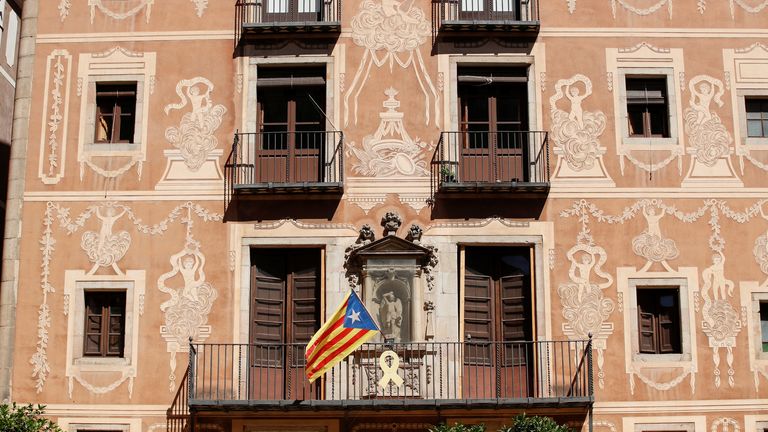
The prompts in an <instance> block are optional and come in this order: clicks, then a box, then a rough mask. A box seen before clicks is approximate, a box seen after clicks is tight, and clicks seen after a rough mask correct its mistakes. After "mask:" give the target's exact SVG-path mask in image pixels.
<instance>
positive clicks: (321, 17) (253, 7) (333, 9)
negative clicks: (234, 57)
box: [235, 0, 341, 43]
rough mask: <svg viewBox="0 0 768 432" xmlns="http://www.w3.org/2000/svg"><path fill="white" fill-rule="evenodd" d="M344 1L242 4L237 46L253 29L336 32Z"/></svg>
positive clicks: (247, 0) (238, 7)
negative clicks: (277, 28) (297, 28)
mask: <svg viewBox="0 0 768 432" xmlns="http://www.w3.org/2000/svg"><path fill="white" fill-rule="evenodd" d="M340 21H341V0H238V1H237V3H235V43H237V41H239V40H240V37H241V36H242V35H243V33H244V32H247V31H249V30H251V29H258V28H261V29H264V30H268V28H269V27H286V26H288V27H290V26H294V27H307V28H311V29H313V31H318V30H320V29H322V28H324V27H328V28H331V27H332V28H336V27H337V26H338V24H339V23H340Z"/></svg>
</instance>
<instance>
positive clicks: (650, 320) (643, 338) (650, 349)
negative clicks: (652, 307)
mask: <svg viewBox="0 0 768 432" xmlns="http://www.w3.org/2000/svg"><path fill="white" fill-rule="evenodd" d="M638 324H639V327H640V329H639V330H640V331H639V333H640V352H641V353H656V317H655V315H654V314H653V313H648V312H643V311H642V309H639V311H638Z"/></svg>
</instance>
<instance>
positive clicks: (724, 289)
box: [701, 251, 734, 300]
mask: <svg viewBox="0 0 768 432" xmlns="http://www.w3.org/2000/svg"><path fill="white" fill-rule="evenodd" d="M701 277H702V278H703V279H704V287H703V288H702V296H703V297H704V298H707V297H708V292H709V290H710V289H711V290H712V297H713V298H714V300H727V299H728V297H732V296H733V289H734V284H733V281H731V280H728V279H726V277H725V255H723V253H722V252H721V251H717V253H716V254H713V255H712V265H711V266H709V267H707V268H706V269H704V271H703V272H701Z"/></svg>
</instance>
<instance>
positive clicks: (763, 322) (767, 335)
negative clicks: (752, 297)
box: [760, 301, 768, 353]
mask: <svg viewBox="0 0 768 432" xmlns="http://www.w3.org/2000/svg"><path fill="white" fill-rule="evenodd" d="M760 335H761V336H760V345H761V347H762V351H763V352H764V353H768V301H766V302H760Z"/></svg>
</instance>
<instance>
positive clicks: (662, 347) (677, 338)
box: [637, 288, 683, 354]
mask: <svg viewBox="0 0 768 432" xmlns="http://www.w3.org/2000/svg"><path fill="white" fill-rule="evenodd" d="M637 313H638V320H637V321H638V338H639V345H640V352H641V353H648V354H681V353H682V352H683V350H682V343H681V332H680V290H679V289H678V288H638V290H637Z"/></svg>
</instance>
